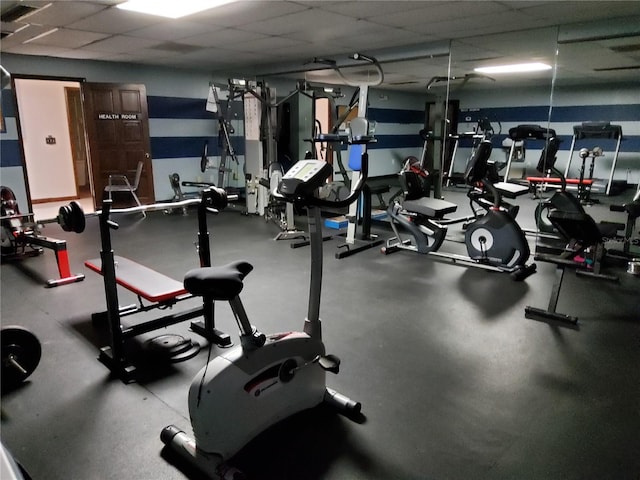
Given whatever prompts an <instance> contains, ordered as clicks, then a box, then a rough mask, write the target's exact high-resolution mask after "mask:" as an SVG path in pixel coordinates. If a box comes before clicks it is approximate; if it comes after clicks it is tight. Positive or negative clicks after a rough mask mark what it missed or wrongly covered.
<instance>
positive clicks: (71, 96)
mask: <svg viewBox="0 0 640 480" xmlns="http://www.w3.org/2000/svg"><path fill="white" fill-rule="evenodd" d="M14 88H15V95H16V100H17V108H18V112H17V113H18V119H19V121H18V130H19V136H20V139H21V143H22V148H23V154H24V178H25V187H26V191H27V198H28V201H29V202H30V206H28V207H27V208H29V207H30V209H31V212H32V213H33V214H34V218H35V220H42V219H48V218H54V217H55V216H56V215H57V214H58V209H59V208H60V207H61V206H63V205H67V204H68V203H69V202H70V201H76V202H78V203H80V205H81V206H82V208H83V210H84V211H85V213H90V212H94V211H95V202H94V195H93V188H92V181H91V175H90V172H91V166H90V161H89V154H88V149H87V140H86V129H85V124H84V116H83V105H82V97H81V91H80V89H81V84H80V82H79V81H77V80H65V79H55V80H52V79H42V78H20V77H16V78H14Z"/></svg>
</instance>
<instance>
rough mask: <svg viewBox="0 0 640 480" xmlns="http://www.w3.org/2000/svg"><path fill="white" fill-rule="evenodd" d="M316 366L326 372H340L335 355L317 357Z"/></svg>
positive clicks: (338, 360) (338, 361)
mask: <svg viewBox="0 0 640 480" xmlns="http://www.w3.org/2000/svg"><path fill="white" fill-rule="evenodd" d="M318 365H320V368H322V369H323V370H325V371H327V372H331V373H338V372H340V359H339V358H338V357H336V356H335V355H331V354H329V355H323V356H321V357H318Z"/></svg>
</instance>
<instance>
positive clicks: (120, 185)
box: [104, 160, 147, 217]
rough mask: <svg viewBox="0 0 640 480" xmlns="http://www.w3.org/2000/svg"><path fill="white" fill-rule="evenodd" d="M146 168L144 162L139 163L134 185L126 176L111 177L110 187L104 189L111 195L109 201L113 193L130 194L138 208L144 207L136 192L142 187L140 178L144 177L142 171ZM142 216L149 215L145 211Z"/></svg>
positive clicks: (115, 175)
mask: <svg viewBox="0 0 640 480" xmlns="http://www.w3.org/2000/svg"><path fill="white" fill-rule="evenodd" d="M143 167H144V162H143V161H142V160H141V161H139V162H138V167H137V168H136V176H135V179H134V181H133V185H132V184H131V183H130V182H129V179H128V178H127V176H126V175H123V174H113V175H109V185H107V186H106V187H104V191H105V192H107V193H108V194H109V199H111V195H112V193H113V192H129V193H130V194H131V195H132V196H133V198H134V200H135V201H136V203H137V204H138V206H142V204H141V203H140V199H139V198H138V195H136V190H138V186H139V185H140V177H142V169H143ZM142 216H143V217H146V216H147V214H146V213H145V212H144V211H143V212H142Z"/></svg>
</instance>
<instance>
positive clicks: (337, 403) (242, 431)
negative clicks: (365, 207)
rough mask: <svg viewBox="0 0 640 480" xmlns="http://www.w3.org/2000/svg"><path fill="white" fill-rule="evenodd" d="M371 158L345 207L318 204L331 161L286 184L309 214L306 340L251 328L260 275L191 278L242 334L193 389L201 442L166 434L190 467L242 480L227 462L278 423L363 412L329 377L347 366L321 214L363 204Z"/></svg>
mask: <svg viewBox="0 0 640 480" xmlns="http://www.w3.org/2000/svg"><path fill="white" fill-rule="evenodd" d="M350 127H351V132H350V134H351V141H352V142H353V143H366V142H368V141H370V140H371V139H370V137H368V131H369V127H368V122H367V120H366V119H364V118H356V119H353V120H352V121H351V125H350ZM367 172H368V156H367V153H366V151H364V153H363V155H362V175H361V176H360V178H359V180H358V182H357V184H356V185H354V187H353V188H352V192H351V194H350V195H349V196H348V197H347V198H345V199H344V200H338V201H330V200H326V199H320V198H318V193H319V190H320V188H321V187H322V186H323V185H324V184H325V182H326V180H327V179H328V178H329V177H330V176H331V174H332V173H333V169H332V167H331V165H330V164H328V163H326V162H325V161H323V160H299V161H298V162H297V163H296V164H295V165H294V166H293V167H291V169H290V170H289V171H288V172H287V173H286V174H285V175H284V176H283V178H282V181H281V182H280V185H279V187H278V193H279V194H280V195H281V196H282V197H283V198H284V199H285V200H286V201H287V202H291V203H294V204H296V205H298V206H300V207H306V209H307V213H308V221H309V232H310V243H311V283H310V291H309V306H308V313H307V318H306V319H305V321H304V329H303V331H302V332H285V333H278V334H273V335H268V336H266V335H264V334H263V333H260V332H259V331H258V330H257V329H256V328H255V327H254V326H252V325H251V324H250V323H249V319H248V317H247V314H246V312H245V310H244V308H243V306H242V303H241V301H240V297H239V293H240V291H241V290H242V287H243V284H242V280H243V279H244V277H245V276H246V275H248V274H249V272H250V271H251V270H252V269H253V267H252V266H251V265H250V264H249V263H247V262H243V261H238V262H234V263H231V264H229V265H226V266H224V267H209V268H199V269H195V270H192V271H190V272H187V274H186V275H185V282H184V283H185V288H187V290H189V291H190V292H191V293H193V294H195V295H203V296H205V295H208V296H210V297H213V298H214V300H226V301H229V303H230V305H231V308H232V310H233V312H234V316H235V318H236V321H237V322H238V325H239V327H240V345H239V346H236V347H234V348H233V349H230V350H227V351H225V352H224V353H223V354H222V355H220V356H218V357H216V358H214V359H213V360H211V361H210V362H209V363H208V364H207V365H206V366H205V367H204V368H203V369H202V370H201V371H200V372H199V373H198V374H197V375H196V377H195V378H194V380H193V382H192V384H191V388H190V389H189V416H190V418H191V424H192V428H193V434H194V440H192V439H190V438H189V436H188V435H187V434H186V433H185V432H183V431H181V430H180V429H178V428H177V427H175V426H168V427H166V428H165V429H163V431H162V433H161V439H162V441H163V442H164V443H165V444H166V445H168V446H169V447H170V448H172V449H173V450H175V451H176V452H178V453H179V454H180V455H181V456H182V457H184V458H185V459H187V461H189V463H191V464H193V465H195V466H197V467H198V468H199V469H200V470H202V471H203V472H205V473H207V474H208V475H210V476H211V477H212V478H218V479H236V478H241V477H240V474H238V472H237V470H235V469H233V468H231V467H229V466H228V465H227V464H226V463H225V462H226V461H227V460H228V459H229V458H230V457H231V456H233V455H235V454H236V453H237V452H238V451H239V450H240V449H241V448H242V447H243V446H244V445H245V444H246V443H248V442H249V441H250V440H251V439H252V438H253V437H255V436H256V435H257V434H259V433H260V432H262V431H263V430H265V429H266V428H268V427H270V426H272V425H273V424H275V423H277V422H278V421H280V420H282V419H284V418H286V417H289V416H290V415H293V414H294V413H297V412H300V411H302V410H305V409H309V408H313V407H315V406H317V405H319V404H321V403H323V402H324V403H327V404H330V405H331V406H334V407H336V408H337V409H339V410H341V411H342V412H344V413H345V414H347V415H357V414H359V412H360V409H361V405H360V403H359V402H356V401H353V400H351V399H349V398H347V397H345V396H344V395H342V394H340V393H338V392H336V391H335V390H332V389H330V388H328V387H327V386H326V382H325V380H326V379H325V377H326V372H330V373H338V371H339V366H340V360H339V359H338V358H337V357H336V356H334V355H328V354H326V353H325V346H324V343H323V341H322V331H321V322H320V317H319V313H320V294H321V286H322V260H323V252H322V243H323V239H322V218H321V215H320V209H321V207H345V206H347V205H349V204H350V203H351V202H353V201H355V200H356V199H357V198H358V196H359V195H360V193H361V191H362V187H363V186H364V183H365V181H366V179H367Z"/></svg>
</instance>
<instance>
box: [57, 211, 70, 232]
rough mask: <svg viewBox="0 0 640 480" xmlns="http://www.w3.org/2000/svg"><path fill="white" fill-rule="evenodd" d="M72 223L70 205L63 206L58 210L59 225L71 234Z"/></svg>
mask: <svg viewBox="0 0 640 480" xmlns="http://www.w3.org/2000/svg"><path fill="white" fill-rule="evenodd" d="M71 222H72V220H71V207H70V206H69V205H63V206H62V207H60V209H59V210H58V223H59V224H60V226H61V227H62V229H63V230H64V231H65V232H70V231H71Z"/></svg>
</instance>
